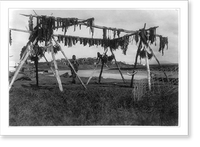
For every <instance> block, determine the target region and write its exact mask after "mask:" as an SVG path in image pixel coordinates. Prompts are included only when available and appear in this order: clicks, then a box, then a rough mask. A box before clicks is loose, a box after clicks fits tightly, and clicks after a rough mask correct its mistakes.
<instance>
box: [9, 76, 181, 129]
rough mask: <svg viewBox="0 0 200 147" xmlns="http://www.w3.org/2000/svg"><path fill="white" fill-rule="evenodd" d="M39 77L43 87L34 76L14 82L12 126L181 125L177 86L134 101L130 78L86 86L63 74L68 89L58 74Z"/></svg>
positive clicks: (92, 83)
mask: <svg viewBox="0 0 200 147" xmlns="http://www.w3.org/2000/svg"><path fill="white" fill-rule="evenodd" d="M39 79H40V87H39V88H37V87H35V86H34V84H35V80H34V79H32V81H22V80H18V81H16V82H15V83H14V86H13V88H12V89H11V91H10V97H9V112H10V113H9V123H10V126H69V125H73V126H74V125H145V126H146V125H153V126H155V125H156V126H160V125H161V126H171V125H172V126H176V125H178V91H177V90H175V91H171V92H168V93H166V88H165V87H163V88H161V89H160V91H159V93H158V94H156V95H152V93H146V95H143V97H142V98H141V99H140V100H139V101H134V97H133V94H132V88H129V84H130V82H127V84H123V83H122V82H121V80H112V79H109V80H108V79H102V83H103V84H97V83H96V81H97V79H95V78H93V79H92V80H91V83H90V84H89V85H88V86H87V88H88V90H84V88H83V87H82V86H81V84H80V82H77V84H71V83H70V81H71V79H70V78H62V82H63V87H64V92H60V91H59V89H58V86H57V82H56V80H55V78H54V77H50V76H44V75H40V77H39ZM82 79H83V81H84V83H86V81H87V79H86V78H82ZM137 82H141V81H137Z"/></svg>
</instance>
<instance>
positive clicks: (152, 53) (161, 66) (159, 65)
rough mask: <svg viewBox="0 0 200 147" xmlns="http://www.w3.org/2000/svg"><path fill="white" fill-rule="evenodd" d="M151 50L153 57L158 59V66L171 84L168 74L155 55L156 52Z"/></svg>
mask: <svg viewBox="0 0 200 147" xmlns="http://www.w3.org/2000/svg"><path fill="white" fill-rule="evenodd" d="M149 48H150V47H149ZM150 50H151V52H152V54H153V57H154V58H155V59H156V61H157V63H158V65H159V67H160V69H161V70H162V72H163V73H164V75H165V77H166V78H167V82H169V79H168V77H167V74H166V73H165V71H164V70H163V68H162V66H161V64H160V62H159V60H158V58H157V57H156V55H155V54H154V52H153V50H152V49H151V48H150Z"/></svg>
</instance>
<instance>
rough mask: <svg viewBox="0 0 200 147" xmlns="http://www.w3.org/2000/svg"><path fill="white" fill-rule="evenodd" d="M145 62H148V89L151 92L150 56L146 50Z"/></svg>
mask: <svg viewBox="0 0 200 147" xmlns="http://www.w3.org/2000/svg"><path fill="white" fill-rule="evenodd" d="M145 55H146V57H145V60H146V66H147V79H148V88H149V90H151V76H150V67H149V59H148V54H147V50H146V49H145Z"/></svg>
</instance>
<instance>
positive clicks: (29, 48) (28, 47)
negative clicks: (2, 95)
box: [9, 42, 33, 90]
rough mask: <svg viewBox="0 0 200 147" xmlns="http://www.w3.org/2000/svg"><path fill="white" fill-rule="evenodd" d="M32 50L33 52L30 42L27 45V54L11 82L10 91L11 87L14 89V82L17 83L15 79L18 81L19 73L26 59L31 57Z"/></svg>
mask: <svg viewBox="0 0 200 147" xmlns="http://www.w3.org/2000/svg"><path fill="white" fill-rule="evenodd" d="M31 50H33V46H32V43H31V44H30V42H28V43H27V45H26V51H25V52H24V53H25V54H24V55H23V58H22V59H21V61H20V64H19V67H18V68H17V70H16V71H15V74H14V76H13V78H12V80H11V82H10V85H9V90H10V89H11V87H12V85H13V83H14V81H15V79H16V77H17V75H18V73H19V71H20V69H21V68H22V66H23V65H24V63H25V61H26V59H27V58H28V56H29V54H30V52H31Z"/></svg>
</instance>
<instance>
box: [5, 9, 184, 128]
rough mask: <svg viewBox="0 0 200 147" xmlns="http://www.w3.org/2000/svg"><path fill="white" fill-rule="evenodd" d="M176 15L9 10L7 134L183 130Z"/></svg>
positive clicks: (155, 11) (131, 11) (159, 11)
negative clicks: (27, 129) (53, 129)
mask: <svg viewBox="0 0 200 147" xmlns="http://www.w3.org/2000/svg"><path fill="white" fill-rule="evenodd" d="M178 13H179V10H178V9H38V8H33V9H9V32H8V33H9V45H8V47H9V126H179V50H178V46H179V43H178V39H179V38H178V35H179V26H180V25H179V22H178V19H179V15H178Z"/></svg>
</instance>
